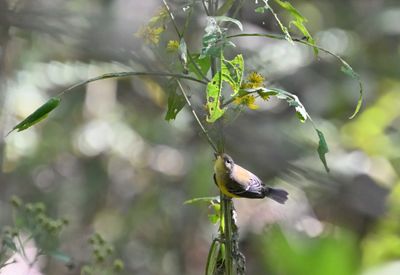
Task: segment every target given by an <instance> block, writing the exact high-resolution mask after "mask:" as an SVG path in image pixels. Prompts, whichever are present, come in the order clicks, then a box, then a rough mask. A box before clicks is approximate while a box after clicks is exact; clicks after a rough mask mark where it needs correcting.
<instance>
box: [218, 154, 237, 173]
mask: <svg viewBox="0 0 400 275" xmlns="http://www.w3.org/2000/svg"><path fill="white" fill-rule="evenodd" d="M221 157H222V159H223V161H224V165H225V167H226V169H228V170H229V171H232V169H233V166H234V165H235V163H234V162H233V159H232V158H231V156H229V155H228V154H222V156H221Z"/></svg>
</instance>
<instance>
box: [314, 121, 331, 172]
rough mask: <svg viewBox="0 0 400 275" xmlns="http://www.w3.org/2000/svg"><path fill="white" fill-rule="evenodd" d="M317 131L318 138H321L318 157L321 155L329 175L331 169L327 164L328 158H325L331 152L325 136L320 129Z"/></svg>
mask: <svg viewBox="0 0 400 275" xmlns="http://www.w3.org/2000/svg"><path fill="white" fill-rule="evenodd" d="M315 130H316V131H317V134H318V138H319V142H318V149H317V151H318V155H319V158H320V159H321V161H322V163H323V164H324V167H325V170H326V172H328V173H329V167H328V164H327V162H326V158H325V154H326V153H328V152H329V148H328V144H327V143H326V140H325V137H324V134H323V133H322V132H321V131H320V130H318V129H315Z"/></svg>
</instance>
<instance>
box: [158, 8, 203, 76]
mask: <svg viewBox="0 0 400 275" xmlns="http://www.w3.org/2000/svg"><path fill="white" fill-rule="evenodd" d="M162 1H163V3H164V6H165V8H166V9H167V11H168V15H169V17H170V18H171V21H172V24H173V26H174V29H175V32H176V34H177V35H178V38H179V40H181V39H184V38H183V34H184V33H185V31H186V28H187V26H186V24H189V23H188V22H189V21H190V20H189V19H190V16H191V14H192V13H191V12H190V13H189V15H188V17H187V19H186V22H185V27H184V30H183V32H182V33H181V32H180V31H179V29H178V25H177V23H176V21H175V17H174V15H173V13H172V11H171V9H170V7H169V5H168V3H167V1H166V0H162ZM179 42H180V41H179ZM186 51H187V55H188V56H189V60H190V62H191V63H192V64H193V66H194V68H195V69H196V71H197V72H198V73H199V74H200V75H201V77H202V78H203V79H204V80H206V81H207V82H210V80H209V79H208V78H207V76H205V75H204V74H203V72H202V71H201V69H200V68H199V66H198V65H197V64H196V62H194V60H193V58H192V55H191V53H190V51H189V49H187V50H186Z"/></svg>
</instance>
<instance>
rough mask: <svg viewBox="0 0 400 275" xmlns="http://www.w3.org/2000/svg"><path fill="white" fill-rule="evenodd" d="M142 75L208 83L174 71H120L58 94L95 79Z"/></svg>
mask: <svg viewBox="0 0 400 275" xmlns="http://www.w3.org/2000/svg"><path fill="white" fill-rule="evenodd" d="M141 75H150V76H163V77H176V78H181V79H187V80H191V81H195V82H198V83H201V84H204V85H207V82H205V81H203V80H199V79H197V78H194V77H191V76H187V75H183V74H174V73H166V72H119V73H107V74H103V75H100V76H96V77H93V78H89V79H87V80H84V81H81V82H78V83H76V84H74V85H72V86H70V87H68V88H66V89H64V90H63V91H61V92H60V93H59V94H58V96H62V95H64V94H65V93H66V92H68V91H70V90H73V89H75V88H77V87H79V86H82V85H86V84H88V83H90V82H93V81H97V80H102V79H108V78H120V77H128V76H141Z"/></svg>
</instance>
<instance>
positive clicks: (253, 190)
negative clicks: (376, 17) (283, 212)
mask: <svg viewBox="0 0 400 275" xmlns="http://www.w3.org/2000/svg"><path fill="white" fill-rule="evenodd" d="M214 172H215V173H214V181H215V183H216V184H217V186H218V187H219V189H220V190H221V192H222V193H223V194H225V195H226V196H228V197H233V198H250V199H262V198H265V197H268V198H270V199H273V200H274V201H276V202H278V203H281V204H284V203H285V202H286V200H287V199H288V195H289V193H288V192H286V191H285V190H282V189H276V188H272V187H268V186H265V185H264V184H263V182H262V181H261V180H260V179H259V178H258V177H257V176H256V175H254V174H253V173H251V172H250V171H248V170H246V169H244V168H243V167H241V166H239V165H237V164H235V163H234V162H233V159H232V158H231V157H230V156H229V155H227V154H222V155H218V156H217V160H216V161H215V164H214Z"/></svg>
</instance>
